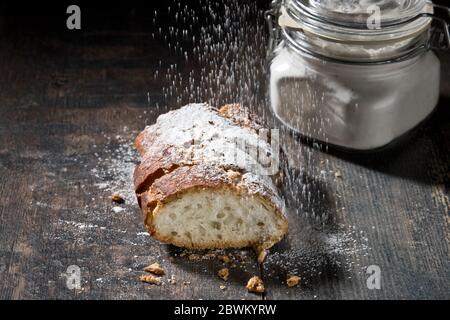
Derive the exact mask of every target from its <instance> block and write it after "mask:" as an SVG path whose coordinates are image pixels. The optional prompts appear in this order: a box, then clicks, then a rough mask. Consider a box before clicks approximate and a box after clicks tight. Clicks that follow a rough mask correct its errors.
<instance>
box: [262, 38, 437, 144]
mask: <svg viewBox="0 0 450 320" xmlns="http://www.w3.org/2000/svg"><path fill="white" fill-rule="evenodd" d="M439 81H440V63H439V60H438V59H437V57H436V56H435V54H434V53H433V52H431V51H430V52H427V53H425V54H423V55H420V56H418V57H416V58H413V59H410V60H406V61H402V62H395V63H388V64H381V65H355V64H346V63H335V62H328V61H326V60H319V59H317V58H314V57H311V56H307V55H305V54H302V53H299V52H294V51H293V50H292V49H291V48H289V47H288V46H287V45H286V44H285V43H284V42H282V43H281V44H280V45H279V46H278V48H277V49H276V50H275V52H274V58H273V60H272V61H271V65H270V99H271V106H272V109H273V111H274V112H275V114H276V115H277V117H278V118H279V119H280V120H281V121H282V122H283V123H284V124H285V125H287V126H289V127H291V128H292V129H294V130H296V131H298V132H300V133H302V134H303V135H306V136H309V137H313V138H316V139H318V140H321V141H325V142H329V143H331V144H335V145H339V146H344V147H347V148H351V149H360V150H368V149H374V148H378V147H382V146H384V145H386V144H388V143H389V142H391V141H392V140H394V139H395V138H397V137H399V136H401V135H402V134H404V133H406V132H407V131H409V130H410V129H412V128H413V127H415V126H416V125H417V124H418V123H420V122H421V121H422V120H423V119H425V118H426V117H427V115H429V114H430V113H431V112H432V110H433V109H434V107H435V106H436V104H437V101H438V97H439Z"/></svg>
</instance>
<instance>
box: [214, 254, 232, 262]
mask: <svg viewBox="0 0 450 320" xmlns="http://www.w3.org/2000/svg"><path fill="white" fill-rule="evenodd" d="M217 259H219V260H220V261H222V262H223V263H230V262H231V259H230V257H229V256H227V255H219V256H217Z"/></svg>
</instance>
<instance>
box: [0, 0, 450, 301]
mask: <svg viewBox="0 0 450 320" xmlns="http://www.w3.org/2000/svg"><path fill="white" fill-rule="evenodd" d="M266 5H267V4H265V3H263V4H262V5H261V4H258V7H254V6H250V7H251V8H256V9H260V10H261V9H262V8H264V6H266ZM66 7H67V6H66ZM234 8H235V7H234ZM158 10H159V11H158V12H161V14H160V16H159V20H158V21H159V22H158V23H159V24H158V23H156V24H153V22H152V14H153V12H154V8H152V9H149V8H148V7H143V6H132V5H130V6H125V5H121V6H117V7H113V8H109V9H107V10H100V9H99V7H96V6H93V7H91V6H89V5H88V4H86V6H85V7H83V11H82V12H83V20H82V21H83V27H82V30H81V31H68V30H67V29H65V19H66V15H65V6H64V3H61V4H58V5H57V6H56V5H54V6H48V8H47V7H46V8H45V9H43V8H41V7H37V6H34V7H29V8H20V7H17V6H15V5H13V4H2V5H0V12H1V13H0V17H1V19H0V298H2V299H48V298H49V299H55V298H56V299H73V298H75V299H200V298H202V299H222V298H223V299H382V298H385V299H396V298H397V299H433V298H436V299H449V298H450V271H449V270H450V263H449V262H450V259H449V258H450V255H449V247H450V216H449V214H450V199H449V197H450V192H449V188H450V151H449V147H450V126H449V117H450V106H449V104H450V55H449V54H441V60H442V71H443V75H442V98H441V101H440V104H439V107H438V108H437V110H436V112H435V113H434V115H433V116H432V117H431V119H429V120H428V121H427V122H426V123H425V124H424V125H423V126H421V127H420V128H419V129H418V130H417V131H416V132H415V133H414V134H413V135H412V136H410V137H409V138H408V139H407V140H406V141H404V142H403V143H402V144H401V145H399V146H397V147H395V148H393V149H391V150H388V151H385V152H381V153H376V154H367V155H364V154H359V155H355V154H346V153H340V152H337V151H333V150H326V149H324V148H321V147H318V146H317V145H308V144H304V143H302V142H300V141H299V140H298V139H297V138H296V137H293V136H292V135H291V134H289V133H288V132H285V131H284V130H282V141H283V149H284V151H285V153H286V154H287V155H288V159H289V161H288V163H286V162H285V163H284V170H285V171H286V173H287V177H288V178H286V179H285V181H284V184H283V194H284V196H285V198H286V201H287V205H288V207H289V222H290V233H289V236H288V237H287V238H286V239H285V240H283V241H282V242H281V243H280V244H278V245H276V246H275V247H274V248H273V249H272V250H271V254H270V255H269V257H268V259H267V262H266V263H265V265H264V267H263V268H260V267H258V265H257V264H256V261H255V259H254V254H253V253H252V252H251V251H242V250H237V251H230V252H228V253H229V254H230V256H231V257H232V258H233V261H234V262H235V263H236V267H235V268H232V269H231V276H230V280H229V281H228V282H227V283H226V285H227V288H226V289H225V290H221V289H220V288H219V286H220V285H221V284H222V282H221V280H220V279H218V278H217V276H216V275H215V274H216V272H217V270H218V269H220V268H221V267H223V266H224V264H223V263H222V262H220V261H218V260H217V259H213V258H212V259H200V260H198V259H191V260H190V259H189V258H188V257H187V256H182V255H181V253H182V251H181V250H179V249H176V248H173V247H170V246H166V245H161V244H159V243H157V242H155V241H153V240H152V239H150V238H149V237H148V236H146V235H145V233H144V231H145V230H144V228H143V225H142V223H141V217H140V213H139V210H138V207H137V204H136V203H135V201H134V200H133V199H132V198H131V199H127V202H126V203H125V204H124V205H121V207H122V208H123V211H121V212H118V213H115V212H114V211H112V207H113V206H115V205H114V204H112V203H111V201H110V198H109V197H110V195H111V191H114V189H115V188H116V189H118V190H120V191H123V190H125V191H123V192H126V191H127V190H128V191H129V188H130V183H131V181H128V180H127V178H128V176H127V174H128V173H129V171H127V170H128V169H129V168H132V166H133V165H134V163H135V162H136V161H137V157H136V155H135V154H134V153H133V152H132V149H131V143H132V141H133V139H134V137H135V135H136V134H137V133H138V132H139V130H141V129H142V128H143V127H144V126H145V125H146V124H151V123H152V122H154V121H155V119H156V117H157V116H158V114H161V113H163V112H165V111H167V110H169V109H173V108H176V107H178V106H179V105H180V104H182V103H187V102H188V101H189V99H188V97H187V96H186V95H177V92H178V91H182V90H183V89H185V87H183V83H182V82H181V84H179V85H175V86H173V87H172V89H174V91H173V92H172V93H170V92H168V91H167V89H168V88H170V87H171V85H170V84H171V81H173V79H172V78H170V77H169V78H168V77H164V76H161V74H159V75H158V76H156V75H155V72H156V70H160V72H161V73H163V72H164V71H163V70H167V69H168V68H169V69H170V66H171V65H172V64H177V72H179V73H180V74H181V75H183V76H185V78H186V77H187V76H188V75H189V73H190V72H191V70H196V71H199V70H201V68H203V67H205V65H206V68H214V64H208V62H209V60H206V61H203V64H202V61H197V60H193V59H188V60H185V59H184V56H183V54H180V53H179V52H174V50H171V49H170V48H169V47H168V43H167V41H164V40H163V38H161V37H158V36H156V37H155V38H153V35H152V34H153V33H155V32H157V30H158V27H159V26H160V25H161V24H168V25H169V24H173V23H174V21H173V11H172V14H169V13H167V10H166V8H165V7H164V5H160V8H158ZM164 12H165V13H164ZM233 14H236V15H237V13H232V15H233ZM200 20H201V21H200V22H199V24H202V23H207V22H208V20H207V19H205V20H202V19H200ZM247 23H248V25H247V26H246V27H245V28H244V30H245V32H246V37H244V38H243V39H246V42H241V43H240V44H241V45H242V46H250V47H251V46H254V48H253V49H252V50H250V51H248V52H247V53H245V52H244V53H243V54H242V55H240V56H236V57H234V58H236V59H237V58H239V59H251V61H252V62H254V64H253V67H254V68H257V70H259V69H258V68H262V67H263V65H264V39H265V38H264V37H265V34H261V33H264V32H265V29H264V25H261V24H263V21H262V20H261V15H258V14H255V16H254V17H252V18H251V19H250V18H249V19H248V21H247ZM195 32H197V34H199V32H200V31H198V30H197V31H194V33H195ZM251 39H253V40H254V41H252V40H251ZM240 40H242V39H241V38H240ZM185 48H186V50H188V51H189V50H192V49H193V48H194V46H193V44H192V42H190V41H187V40H186V44H185ZM249 52H250V53H251V54H254V56H252V57H250V55H249ZM231 60H233V57H232V58H231ZM237 65H238V66H240V67H242V66H248V64H246V63H243V62H242V61H240V63H238V64H237ZM261 70H262V69H261ZM205 72H206V71H205ZM249 72H250V73H251V72H252V71H249V70H244V71H242V72H241V74H240V76H241V78H239V75H238V76H237V78H236V79H235V80H236V82H237V83H235V84H234V85H235V86H236V87H234V88H232V91H233V92H238V91H239V89H240V88H238V86H242V85H243V84H245V75H247V76H248V77H249V78H250V79H254V77H259V76H261V77H260V78H263V77H262V75H264V72H263V71H261V72H256V73H257V74H256V75H255V74H250V75H249ZM242 75H244V77H242ZM202 79H203V78H201V79H197V80H198V81H199V83H200V84H201V85H205V82H202V81H204V79H203V80H202ZM258 81H259V80H258ZM260 81H261V86H258V87H257V88H250V89H247V91H245V90H244V91H243V92H241V93H240V94H239V95H238V94H236V95H231V96H229V95H228V96H227V95H226V94H223V95H222V93H223V92H222V91H216V92H204V95H203V96H202V95H201V94H199V95H196V96H195V97H196V98H197V99H200V98H202V97H203V98H204V100H205V101H209V102H212V103H217V104H218V103H222V102H234V101H227V99H228V100H229V99H239V101H240V102H242V103H244V104H245V105H247V104H248V105H249V106H251V108H253V109H254V110H255V111H256V112H259V113H262V114H265V112H264V110H265V108H267V105H266V103H265V100H264V93H263V91H264V90H263V88H264V85H263V84H262V83H263V80H260ZM258 83H259V82H258ZM232 85H233V84H232ZM180 86H181V87H180ZM250 86H251V85H250ZM177 90H178V91H177ZM269 121H270V119H269ZM336 172H340V173H341V175H342V177H336V175H335V173H336ZM130 178H131V177H130ZM105 184H106V185H105ZM127 188H128V189H127ZM151 262H159V263H160V264H162V265H163V266H164V268H165V269H166V271H167V273H168V277H170V276H172V275H173V276H174V279H175V280H176V283H175V284H169V283H168V282H167V278H168V277H165V278H164V285H162V286H150V285H146V284H143V283H141V282H139V281H138V277H139V275H141V274H142V268H143V267H144V266H146V265H147V264H149V263H151ZM69 265H78V266H80V267H81V271H82V289H81V290H69V289H68V288H67V287H66V280H65V278H64V275H63V274H64V273H65V271H66V269H67V267H68V266H69ZM370 265H377V266H379V267H380V270H381V276H382V278H381V289H380V290H369V289H368V288H367V286H366V279H367V277H368V274H366V269H367V267H368V266H370ZM287 273H295V274H298V275H300V276H301V277H302V279H303V281H302V284H301V285H300V286H299V287H296V288H292V289H288V288H287V287H286V285H285V284H284V283H283V281H284V279H285V277H286V274H287ZM253 275H260V276H261V277H262V278H263V279H264V281H265V283H266V286H267V292H266V294H264V295H263V296H256V295H253V294H249V293H247V292H246V290H245V289H244V285H245V283H246V280H247V279H248V278H249V277H251V276H253ZM185 282H190V283H185Z"/></svg>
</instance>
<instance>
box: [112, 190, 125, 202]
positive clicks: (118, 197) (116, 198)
mask: <svg viewBox="0 0 450 320" xmlns="http://www.w3.org/2000/svg"><path fill="white" fill-rule="evenodd" d="M111 200H112V201H113V202H115V203H124V202H125V199H124V198H123V197H122V196H121V195H120V194H119V193H118V192H114V193H113V194H112V196H111Z"/></svg>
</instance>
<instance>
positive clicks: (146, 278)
mask: <svg viewBox="0 0 450 320" xmlns="http://www.w3.org/2000/svg"><path fill="white" fill-rule="evenodd" d="M139 280H141V281H142V282H145V283H149V284H154V285H157V286H159V285H161V278H160V277H155V276H152V275H145V276H141V277H140V278H139Z"/></svg>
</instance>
